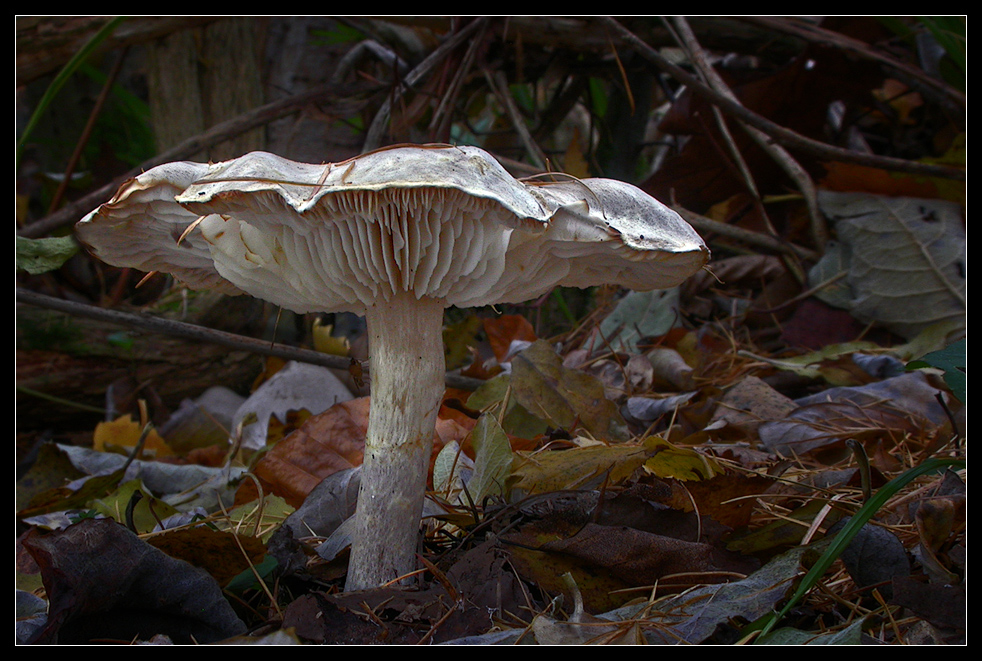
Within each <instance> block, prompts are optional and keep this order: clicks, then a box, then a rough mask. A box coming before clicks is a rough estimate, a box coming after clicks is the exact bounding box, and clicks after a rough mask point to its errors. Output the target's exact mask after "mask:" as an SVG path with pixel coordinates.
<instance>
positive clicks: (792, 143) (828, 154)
mask: <svg viewBox="0 0 982 661" xmlns="http://www.w3.org/2000/svg"><path fill="white" fill-rule="evenodd" d="M598 19H599V20H600V21H602V22H603V23H604V24H605V25H607V26H608V27H610V28H611V29H612V30H614V31H615V32H616V33H617V35H618V36H619V37H620V38H621V39H623V40H624V42H625V43H626V44H628V45H629V46H630V47H631V48H633V49H634V50H635V51H636V52H637V53H638V54H639V55H641V56H642V57H643V58H645V59H646V60H648V61H649V62H650V63H651V64H653V65H654V66H656V67H658V68H659V69H660V70H662V71H665V72H667V73H668V74H670V75H671V76H672V77H673V78H675V79H676V80H678V81H679V82H680V83H682V84H684V85H686V86H687V87H689V88H690V89H691V90H692V92H693V93H695V94H698V95H699V96H700V97H702V98H704V99H705V100H707V101H708V102H710V103H712V104H713V105H716V106H719V107H720V108H722V109H723V110H724V111H726V112H727V113H729V114H731V115H733V116H735V117H736V118H738V119H740V120H741V121H743V122H745V123H747V124H748V125H750V126H752V127H754V128H756V129H758V130H760V131H763V132H764V133H766V134H767V135H769V136H770V137H771V138H772V139H773V140H775V141H777V142H779V143H781V144H783V145H785V146H786V147H788V148H789V149H794V150H797V151H799V152H804V153H807V154H811V155H813V156H816V157H819V158H822V159H826V160H832V161H841V162H848V163H859V164H861V165H867V166H870V167H877V168H882V169H884V170H890V171H894V172H907V173H910V174H918V175H923V176H927V177H941V178H943V179H954V180H957V181H965V170H964V168H954V167H948V166H944V165H933V164H930V163H918V162H915V161H907V160H904V159H902V158H891V157H889V156H877V155H874V154H860V153H858V152H854V151H851V150H849V149H843V148H841V147H836V146H834V145H830V144H827V143H824V142H819V141H818V140H812V139H811V138H806V137H805V136H803V135H801V134H799V133H796V132H794V131H792V130H790V129H787V128H785V127H783V126H781V125H779V124H775V123H774V122H772V121H770V120H769V119H766V118H764V117H761V116H760V115H758V114H757V113H755V112H752V111H750V110H748V109H747V108H745V107H743V106H742V105H740V104H739V103H735V102H734V101H733V100H732V99H730V98H728V97H727V96H725V95H723V94H720V93H718V92H716V91H715V90H713V89H711V88H709V87H707V86H705V85H703V84H702V83H701V82H700V81H699V79H698V78H696V77H695V76H693V75H691V74H690V73H688V72H687V71H685V70H684V69H682V68H680V67H677V66H675V65H674V64H672V63H671V62H669V61H668V60H666V59H665V58H664V57H662V56H661V54H660V53H658V51H656V50H655V49H653V48H651V47H650V46H649V45H648V44H646V43H645V42H644V41H642V40H641V39H640V38H639V37H637V36H636V35H635V34H634V33H632V32H631V31H630V30H628V29H627V28H625V27H624V26H623V25H621V24H620V23H618V22H617V21H616V20H615V19H613V18H611V17H609V16H600V17H598Z"/></svg>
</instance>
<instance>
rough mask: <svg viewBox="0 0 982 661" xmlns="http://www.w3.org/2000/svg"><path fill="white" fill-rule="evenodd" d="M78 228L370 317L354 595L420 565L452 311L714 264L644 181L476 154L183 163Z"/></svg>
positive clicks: (138, 183) (668, 283) (195, 274)
mask: <svg viewBox="0 0 982 661" xmlns="http://www.w3.org/2000/svg"><path fill="white" fill-rule="evenodd" d="M76 232H77V237H78V239H79V241H80V242H81V243H82V244H83V245H85V246H86V247H87V248H88V249H89V251H90V252H92V253H93V254H94V255H96V256H97V257H99V258H100V259H102V260H103V261H105V262H108V263H110V264H113V265H116V266H128V267H133V268H136V269H140V270H147V271H150V270H158V271H164V272H168V273H171V274H172V275H173V276H175V277H176V278H177V279H178V280H180V281H182V282H183V283H185V284H186V285H187V286H189V287H191V288H199V289H200V288H213V289H218V290H220V291H223V292H226V293H230V294H235V293H242V292H245V293H248V294H251V295H253V296H256V297H258V298H262V299H264V300H267V301H270V302H272V303H274V304H276V305H279V306H282V307H284V308H288V309H290V310H293V311H295V312H298V313H307V312H327V311H335V312H339V311H349V312H354V313H357V314H360V315H364V316H365V318H366V321H367V327H368V333H369V353H370V361H369V375H370V378H371V405H370V413H369V422H368V432H367V437H366V439H365V458H364V463H363V465H362V477H361V491H360V493H359V496H358V505H357V511H356V514H355V517H356V524H355V528H354V531H355V532H354V535H353V542H352V549H351V555H350V560H349V567H348V577H347V579H346V586H345V589H346V590H356V589H367V588H372V587H375V586H378V585H381V584H383V583H387V582H390V581H393V580H395V579H398V578H400V577H404V576H405V575H407V574H409V573H410V572H412V571H413V570H414V569H415V564H416V560H415V550H416V545H417V542H418V535H419V524H420V517H421V513H422V503H423V498H424V496H425V489H426V480H427V473H428V465H429V459H430V454H431V447H432V442H433V436H434V427H435V420H436V415H437V411H438V409H439V406H440V402H441V398H442V396H443V392H444V371H445V366H444V359H443V355H444V353H443V345H442V334H441V329H442V323H443V311H444V309H445V308H447V307H449V306H459V307H469V306H481V305H487V304H493V303H502V302H521V301H525V300H529V299H531V298H534V297H536V296H539V295H541V294H543V293H545V292H548V291H549V290H550V289H551V288H553V287H555V286H557V285H568V286H576V287H587V286H592V285H597V284H606V283H611V284H620V285H624V286H626V287H630V288H634V289H658V288H668V287H672V286H675V285H677V284H679V283H680V282H682V281H683V280H684V279H686V278H687V277H688V276H690V275H691V274H693V273H694V272H695V271H697V270H698V269H699V268H701V267H702V266H703V265H704V264H705V263H706V261H707V260H708V257H709V251H708V250H707V248H706V246H705V244H704V243H703V242H702V240H701V239H700V238H699V236H698V235H697V234H696V233H695V231H694V230H693V229H692V228H691V227H690V226H689V225H688V224H686V223H685V222H684V221H683V220H682V219H681V218H680V217H679V216H678V215H677V214H675V212H673V211H671V210H670V209H668V208H667V207H665V206H664V205H662V204H661V203H659V202H657V201H656V200H654V199H653V198H651V197H650V196H648V195H647V194H645V193H643V192H642V191H641V190H639V189H638V188H635V187H634V186H631V185H629V184H625V183H622V182H617V181H612V180H604V179H586V180H575V179H570V180H568V181H563V182H560V183H530V182H525V181H519V180H517V179H515V178H513V177H512V176H511V175H510V174H508V172H507V171H506V170H505V169H504V168H503V167H502V166H501V165H500V164H499V163H498V162H497V161H496V160H495V159H494V158H492V157H491V156H490V155H489V154H488V153H486V152H485V151H482V150H481V149H478V148H475V147H466V146H465V147H454V146H434V145H426V146H414V145H409V146H399V147H392V148H386V149H382V150H378V151H375V152H370V153H367V154H363V155H361V156H358V157H355V158H352V159H350V160H348V161H345V162H342V163H333V164H320V165H308V164H301V163H295V162H292V161H288V160H286V159H283V158H280V157H278V156H275V155H272V154H268V153H264V152H254V153H251V154H247V155H245V156H242V157H240V158H237V159H234V160H230V161H226V162H223V163H215V164H196V163H186V162H182V163H170V164H165V165H161V166H158V167H156V168H153V169H151V170H148V171H147V172H145V173H144V174H142V175H140V176H139V177H136V178H135V179H132V180H130V181H128V182H127V183H125V184H124V185H123V186H122V187H121V188H120V190H119V191H118V192H117V193H116V195H115V196H114V197H113V199H112V200H110V201H109V202H107V203H106V204H103V205H102V206H101V207H99V208H98V209H96V210H95V211H93V212H92V213H90V214H89V215H87V216H86V217H85V218H83V219H82V220H81V221H79V223H78V224H77V225H76Z"/></svg>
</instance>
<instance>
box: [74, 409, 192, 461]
mask: <svg viewBox="0 0 982 661" xmlns="http://www.w3.org/2000/svg"><path fill="white" fill-rule="evenodd" d="M142 433H143V427H141V426H140V424H139V423H137V422H135V421H134V420H133V419H132V418H131V417H130V416H129V414H127V415H124V416H122V417H121V418H117V419H116V420H113V421H112V422H100V423H99V424H98V425H96V428H95V434H94V435H93V439H92V440H93V447H94V448H95V449H96V450H98V451H99V452H111V451H113V450H121V451H123V452H127V453H128V452H129V451H130V450H132V449H133V448H135V447H136V444H137V443H138V442H139V440H140V435H141V434H142ZM173 454H174V451H173V450H171V448H170V447H169V446H168V445H167V442H166V441H165V440H164V439H163V438H162V437H161V436H160V434H158V433H157V432H156V431H155V430H150V433H149V434H147V440H146V442H145V443H144V445H143V456H144V457H147V456H150V457H165V456H170V455H173Z"/></svg>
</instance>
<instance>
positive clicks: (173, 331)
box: [17, 287, 483, 390]
mask: <svg viewBox="0 0 982 661" xmlns="http://www.w3.org/2000/svg"><path fill="white" fill-rule="evenodd" d="M17 301H18V302H19V303H25V304H27V305H33V306H35V307H42V308H47V309H49V310H56V311H58V312H64V313H66V314H70V315H72V316H76V317H83V318H85V319H95V320H96V321H104V322H107V323H111V324H118V325H120V326H126V327H128V328H136V329H139V330H143V331H147V332H150V333H160V334H161V335H169V336H173V337H182V338H184V339H186V340H191V341H193V342H207V343H209V344H217V345H219V346H223V347H228V348H229V349H235V350H238V351H249V352H251V353H255V354H259V355H262V356H274V357H277V358H283V359H284V360H295V361H298V362H301V363H309V364H311V365H319V366H321V367H327V368H330V369H339V370H347V369H348V368H349V367H350V366H351V359H350V358H346V357H344V356H334V355H331V354H327V353H321V352H320V351H312V350H310V349H301V348H299V347H291V346H287V345H284V344H273V343H270V342H267V341H265V340H257V339H255V338H252V337H245V336H243V335H236V334H235V333H227V332H225V331H219V330H215V329H213V328H205V327H204V326H198V325H196V324H189V323H186V322H183V321H174V320H173V319H164V318H161V317H153V316H150V315H143V314H133V313H130V312H121V311H119V310H107V309H105V308H100V307H98V306H95V305H86V304H84V303H76V302H74V301H68V300H64V299H61V298H55V297H53V296H47V295H45V294H38V293H36V292H33V291H30V290H28V289H22V288H20V287H18V288H17ZM482 383H483V381H481V380H480V379H474V378H470V377H464V376H461V375H459V374H455V373H452V372H448V373H447V375H446V384H447V385H448V386H450V387H452V388H460V389H462V390H476V389H477V388H478V387H479V386H480V385H481V384H482Z"/></svg>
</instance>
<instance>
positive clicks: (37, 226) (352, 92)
mask: <svg viewBox="0 0 982 661" xmlns="http://www.w3.org/2000/svg"><path fill="white" fill-rule="evenodd" d="M377 90H378V88H377V86H374V85H373V86H366V85H364V84H359V85H341V86H339V85H321V86H318V87H315V88H313V89H311V90H309V91H307V92H304V93H302V94H296V95H294V96H290V97H287V98H284V99H279V100H277V101H273V102H271V103H267V104H266V105H263V106H259V107H258V108H255V109H253V110H250V111H249V112H245V113H242V114H241V115H239V116H238V117H233V118H232V119H229V120H227V121H224V122H222V123H220V124H216V125H215V126H213V127H211V128H210V129H208V130H207V131H205V132H204V133H201V134H199V135H196V136H194V137H191V138H188V139H187V140H185V141H183V142H181V143H180V144H178V145H175V146H174V147H171V148H170V149H168V150H167V151H164V152H161V153H160V154H157V155H156V156H154V157H153V158H152V159H150V160H148V161H145V162H143V163H141V164H140V166H139V167H137V168H134V169H132V170H130V171H129V172H127V173H125V174H123V175H120V176H119V177H116V178H115V179H113V180H112V181H110V182H109V183H107V184H105V185H104V186H102V187H101V188H98V189H96V190H94V191H92V192H91V193H89V194H87V195H85V196H84V197H82V198H80V199H78V200H76V201H75V202H73V203H72V204H69V205H66V206H64V207H62V208H61V209H59V210H58V211H57V212H55V213H53V214H50V215H48V216H45V217H44V218H41V219H39V220H37V221H36V222H33V223H31V224H29V225H27V226H25V227H23V228H21V230H20V231H19V232H18V233H19V234H20V236H25V237H29V238H37V237H41V236H45V235H47V234H50V233H51V232H52V231H54V230H56V229H59V228H61V227H64V226H65V225H70V224H72V223H74V222H75V221H77V220H79V219H80V218H81V217H82V216H83V215H85V214H86V213H88V212H89V211H91V210H92V209H94V208H96V207H97V206H99V205H100V204H102V203H103V202H105V201H106V200H108V199H109V198H111V197H112V196H113V194H114V193H115V192H116V191H117V190H118V189H119V187H120V186H121V185H122V184H123V183H124V182H125V181H126V180H128V179H132V178H133V177H136V176H137V175H139V174H140V173H141V172H144V171H146V170H149V169H150V168H152V167H155V166H157V165H160V164H162V163H168V162H171V161H179V160H182V159H185V158H188V157H190V156H191V155H192V154H195V153H197V152H199V151H202V150H204V149H207V148H208V147H211V146H213V145H217V144H219V143H221V142H224V141H225V140H228V139H229V138H231V137H234V136H237V135H240V134H242V133H245V132H247V131H250V130H252V129H254V128H256V127H258V126H263V125H265V124H268V123H269V122H272V121H275V120H277V119H280V118H281V117H286V116H287V115H291V114H293V113H295V112H297V111H299V110H302V109H303V108H304V107H306V106H308V105H310V104H313V103H324V102H328V103H331V104H332V106H333V109H332V111H333V112H335V113H336V114H338V115H349V114H352V113H354V112H357V111H358V110H360V109H361V108H362V107H363V106H364V104H365V101H363V100H361V98H362V97H363V96H364V95H365V94H366V93H370V92H375V91H377Z"/></svg>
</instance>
